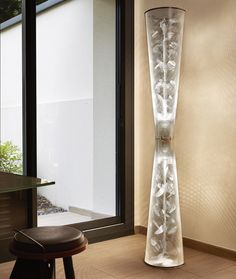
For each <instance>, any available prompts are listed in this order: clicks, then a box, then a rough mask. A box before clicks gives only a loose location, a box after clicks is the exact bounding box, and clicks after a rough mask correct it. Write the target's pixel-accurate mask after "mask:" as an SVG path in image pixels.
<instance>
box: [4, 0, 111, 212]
mask: <svg viewBox="0 0 236 279" xmlns="http://www.w3.org/2000/svg"><path fill="white" fill-rule="evenodd" d="M114 2H115V1H114V0H112V1H109V0H71V1H68V2H66V3H63V4H61V5H58V6H55V7H54V8H51V9H49V10H47V11H45V12H43V13H41V14H39V15H37V101H38V107H37V110H38V111H37V117H38V126H37V130H38V131H37V132H38V147H37V148H38V176H39V177H46V178H48V179H52V180H55V181H56V185H55V186H50V187H47V188H40V189H39V192H40V193H41V194H43V195H45V196H47V197H48V198H49V199H50V200H51V201H52V202H53V203H55V204H57V205H59V206H62V207H64V208H68V206H76V207H79V208H85V209H89V210H94V211H97V212H101V213H105V214H111V215H112V214H114V213H115V126H114V125H115V99H114V98H115V14H114V12H115V5H114ZM1 45H2V49H1V57H2V61H1V78H2V84H1V95H2V96H1V98H2V104H1V108H2V113H1V114H2V127H1V139H2V140H6V139H10V140H12V141H13V142H14V143H15V144H17V145H19V146H21V129H22V128H21V90H22V85H21V84H22V83H21V79H22V76H21V65H22V64H21V24H17V25H15V26H13V27H11V28H8V29H6V30H4V31H2V34H1ZM13 80H14V82H12V81H13Z"/></svg>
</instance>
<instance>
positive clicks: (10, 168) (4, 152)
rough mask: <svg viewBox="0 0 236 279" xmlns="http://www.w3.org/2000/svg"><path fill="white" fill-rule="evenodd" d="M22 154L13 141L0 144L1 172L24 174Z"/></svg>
mask: <svg viewBox="0 0 236 279" xmlns="http://www.w3.org/2000/svg"><path fill="white" fill-rule="evenodd" d="M22 169H23V168H22V153H21V151H20V149H19V147H18V146H16V145H14V144H13V143H12V142H11V141H6V142H3V143H1V144H0V171H3V172H11V173H17V174H22Z"/></svg>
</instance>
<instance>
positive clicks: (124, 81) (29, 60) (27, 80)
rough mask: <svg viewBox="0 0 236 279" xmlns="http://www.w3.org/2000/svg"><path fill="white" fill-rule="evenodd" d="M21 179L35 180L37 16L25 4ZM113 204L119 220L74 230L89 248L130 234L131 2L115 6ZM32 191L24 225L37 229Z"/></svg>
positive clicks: (126, 0) (125, 0)
mask: <svg viewBox="0 0 236 279" xmlns="http://www.w3.org/2000/svg"><path fill="white" fill-rule="evenodd" d="M22 3H23V6H22V32H23V36H22V38H23V40H22V54H23V55H22V62H23V63H22V64H23V69H22V70H23V158H24V160H23V161H24V174H25V175H29V176H37V130H36V127H37V118H36V115H37V98H36V10H35V0H30V1H29V0H23V2H22ZM116 149H117V150H116V151H117V157H116V166H117V170H116V199H117V200H116V204H117V208H116V211H117V216H115V217H110V218H105V219H99V220H94V221H89V222H84V223H78V224H72V226H74V227H76V228H78V229H80V230H82V231H84V233H85V235H86V236H87V238H88V239H89V241H90V243H91V242H96V241H101V240H106V239H110V238H116V237H120V236H125V235H130V234H133V233H134V0H116ZM36 207H37V200H36V190H30V191H28V205H27V208H28V224H29V227H31V226H36V225H37V212H36V211H37V208H36Z"/></svg>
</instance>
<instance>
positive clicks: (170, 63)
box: [167, 60, 176, 71]
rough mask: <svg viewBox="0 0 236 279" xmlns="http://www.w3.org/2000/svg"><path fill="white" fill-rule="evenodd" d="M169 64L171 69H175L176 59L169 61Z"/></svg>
mask: <svg viewBox="0 0 236 279" xmlns="http://www.w3.org/2000/svg"><path fill="white" fill-rule="evenodd" d="M167 66H168V69H169V70H171V71H173V70H174V69H175V66H176V63H175V61H174V60H170V61H168V63H167Z"/></svg>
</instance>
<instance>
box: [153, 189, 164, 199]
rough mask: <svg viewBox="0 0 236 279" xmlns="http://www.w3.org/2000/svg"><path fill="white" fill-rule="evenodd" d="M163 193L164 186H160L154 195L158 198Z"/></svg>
mask: <svg viewBox="0 0 236 279" xmlns="http://www.w3.org/2000/svg"><path fill="white" fill-rule="evenodd" d="M164 193H165V187H164V186H163V187H162V188H160V190H159V191H157V193H156V195H155V196H156V197H157V198H159V197H161V196H162V195H163V194H164Z"/></svg>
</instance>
